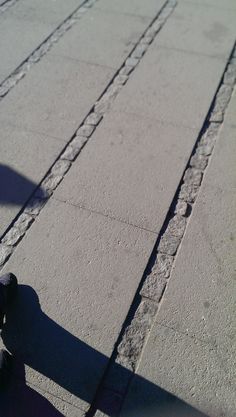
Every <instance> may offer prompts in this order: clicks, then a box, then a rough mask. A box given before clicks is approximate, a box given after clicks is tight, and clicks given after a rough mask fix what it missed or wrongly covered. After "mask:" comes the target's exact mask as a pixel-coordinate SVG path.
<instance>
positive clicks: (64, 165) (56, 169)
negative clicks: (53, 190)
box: [51, 159, 71, 176]
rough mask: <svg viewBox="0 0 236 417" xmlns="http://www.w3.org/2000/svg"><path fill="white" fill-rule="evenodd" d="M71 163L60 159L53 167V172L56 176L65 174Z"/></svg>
mask: <svg viewBox="0 0 236 417" xmlns="http://www.w3.org/2000/svg"><path fill="white" fill-rule="evenodd" d="M70 166H71V163H70V162H68V161H64V160H61V159H59V160H58V161H57V162H56V163H55V164H54V165H53V167H52V169H51V173H52V174H53V175H55V176H63V175H65V174H66V172H67V171H68V169H69V168H70Z"/></svg>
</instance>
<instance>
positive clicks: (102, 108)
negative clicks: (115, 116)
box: [94, 84, 122, 114]
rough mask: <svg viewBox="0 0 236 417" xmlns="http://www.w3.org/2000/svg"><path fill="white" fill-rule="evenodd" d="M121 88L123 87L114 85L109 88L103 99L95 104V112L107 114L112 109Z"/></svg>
mask: <svg viewBox="0 0 236 417" xmlns="http://www.w3.org/2000/svg"><path fill="white" fill-rule="evenodd" d="M121 88H122V86H121V85H118V84H112V85H111V86H110V87H109V88H108V90H107V91H106V92H105V93H104V94H103V96H102V98H101V99H100V100H99V101H98V102H97V103H96V104H95V107H94V108H95V112H98V113H100V114H104V113H106V112H107V111H108V110H109V109H110V107H111V105H112V103H113V101H114V99H115V98H116V96H117V94H118V93H119V92H120V90H121Z"/></svg>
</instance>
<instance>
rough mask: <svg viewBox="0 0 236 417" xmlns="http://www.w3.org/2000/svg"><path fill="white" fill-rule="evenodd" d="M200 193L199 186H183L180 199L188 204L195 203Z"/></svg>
mask: <svg viewBox="0 0 236 417" xmlns="http://www.w3.org/2000/svg"><path fill="white" fill-rule="evenodd" d="M198 191H199V186H198V185H193V184H182V185H181V189H180V193H179V198H180V199H182V200H184V201H186V203H193V202H194V201H195V199H196V197H197V193H198Z"/></svg>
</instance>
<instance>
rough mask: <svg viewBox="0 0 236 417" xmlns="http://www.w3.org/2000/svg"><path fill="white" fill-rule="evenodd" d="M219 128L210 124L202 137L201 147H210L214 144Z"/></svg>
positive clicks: (217, 125) (215, 124)
mask: <svg viewBox="0 0 236 417" xmlns="http://www.w3.org/2000/svg"><path fill="white" fill-rule="evenodd" d="M219 128H220V126H219V123H213V122H211V123H210V124H209V126H208V128H207V130H206V131H205V132H204V134H203V135H202V137H201V140H200V143H201V144H203V145H211V144H212V143H213V144H214V143H215V140H216V138H217V135H218V132H219Z"/></svg>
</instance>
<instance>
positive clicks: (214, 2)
mask: <svg viewBox="0 0 236 417" xmlns="http://www.w3.org/2000/svg"><path fill="white" fill-rule="evenodd" d="M181 2H182V3H185V2H186V3H194V4H196V5H197V6H205V7H206V8H207V7H213V8H214V9H215V8H216V7H218V8H220V9H227V10H235V9H236V3H235V1H234V0H224V2H222V1H221V0H181Z"/></svg>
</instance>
